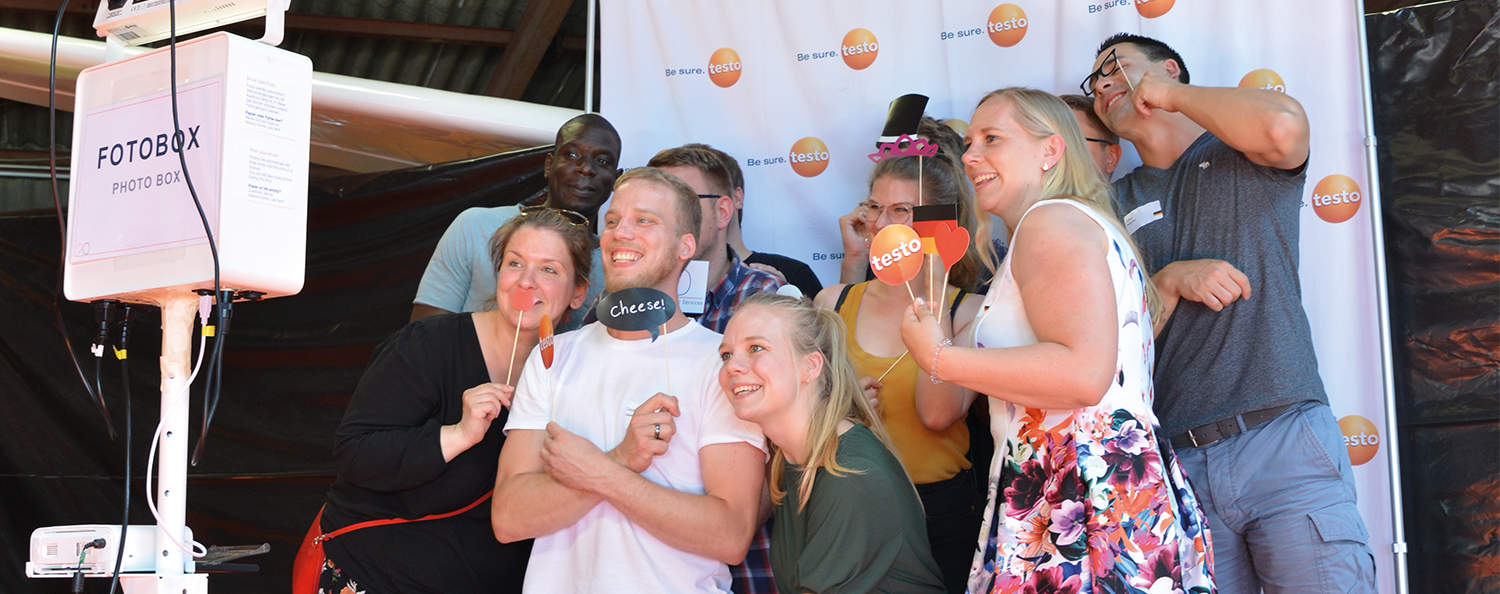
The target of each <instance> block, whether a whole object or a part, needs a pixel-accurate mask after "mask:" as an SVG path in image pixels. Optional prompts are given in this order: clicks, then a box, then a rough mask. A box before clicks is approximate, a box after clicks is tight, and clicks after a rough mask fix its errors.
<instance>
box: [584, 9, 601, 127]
mask: <svg viewBox="0 0 1500 594" xmlns="http://www.w3.org/2000/svg"><path fill="white" fill-rule="evenodd" d="M588 2H589V18H588V33H587V37H585V39H584V53H583V113H594V48H595V43H596V42H595V39H596V38H597V36H596V35H595V33H596V32H597V29H598V28H597V24H598V18H599V16H598V15H599V0H588Z"/></svg>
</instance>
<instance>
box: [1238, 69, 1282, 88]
mask: <svg viewBox="0 0 1500 594" xmlns="http://www.w3.org/2000/svg"><path fill="white" fill-rule="evenodd" d="M1239 86H1240V87H1243V88H1246V89H1266V90H1269V91H1276V92H1278V93H1281V94H1286V82H1285V81H1282V80H1281V75H1280V74H1276V71H1274V70H1271V69H1270V68H1261V69H1260V70H1251V71H1250V73H1249V74H1246V75H1245V78H1242V79H1240V85H1239Z"/></svg>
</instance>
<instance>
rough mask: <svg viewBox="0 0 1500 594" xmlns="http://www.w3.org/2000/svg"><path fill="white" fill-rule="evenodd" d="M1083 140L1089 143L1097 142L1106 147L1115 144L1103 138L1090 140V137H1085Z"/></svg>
mask: <svg viewBox="0 0 1500 594" xmlns="http://www.w3.org/2000/svg"><path fill="white" fill-rule="evenodd" d="M1083 139H1084V140H1087V141H1089V142H1097V143H1099V144H1102V145H1104V146H1109V145H1111V144H1114V143H1113V142H1110V141H1108V140H1105V139H1103V138H1089V137H1087V136H1085V137H1083Z"/></svg>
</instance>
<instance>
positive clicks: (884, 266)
mask: <svg viewBox="0 0 1500 594" xmlns="http://www.w3.org/2000/svg"><path fill="white" fill-rule="evenodd" d="M870 269H872V270H874V271H875V276H876V277H877V278H879V279H880V280H881V281H883V282H885V283H886V284H888V285H899V284H903V283H905V282H906V281H909V280H911V279H913V278H915V277H916V276H917V273H919V272H921V271H922V240H921V238H920V237H918V236H917V232H916V231H915V230H913V229H912V228H911V227H907V226H906V225H890V226H888V227H886V228H884V229H881V230H880V233H877V234H876V235H875V239H874V240H873V241H871V242H870Z"/></svg>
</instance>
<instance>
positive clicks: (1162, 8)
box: [1135, 0, 1177, 19]
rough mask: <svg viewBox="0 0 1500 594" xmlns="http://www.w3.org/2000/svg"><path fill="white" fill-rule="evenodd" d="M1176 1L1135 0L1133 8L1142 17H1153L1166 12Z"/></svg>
mask: <svg viewBox="0 0 1500 594" xmlns="http://www.w3.org/2000/svg"><path fill="white" fill-rule="evenodd" d="M1176 3H1177V0H1135V10H1136V11H1137V12H1139V13H1141V16H1143V17H1146V18H1148V19H1154V18H1156V17H1159V16H1161V15H1164V14H1167V11H1168V10H1172V5H1173V4H1176Z"/></svg>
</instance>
